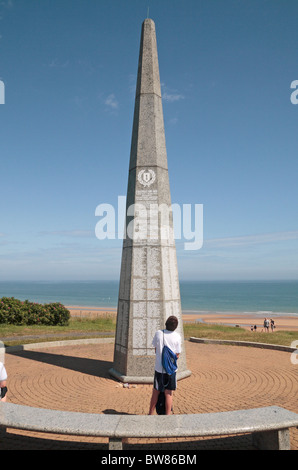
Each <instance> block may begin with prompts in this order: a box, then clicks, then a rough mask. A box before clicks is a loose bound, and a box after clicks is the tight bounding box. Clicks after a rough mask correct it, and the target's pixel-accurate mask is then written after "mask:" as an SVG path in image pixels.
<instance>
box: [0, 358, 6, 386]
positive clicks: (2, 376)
mask: <svg viewBox="0 0 298 470" xmlns="http://www.w3.org/2000/svg"><path fill="white" fill-rule="evenodd" d="M6 379H7V373H6V369H5V367H4V364H3V363H2V362H0V382H2V381H3V380H6Z"/></svg>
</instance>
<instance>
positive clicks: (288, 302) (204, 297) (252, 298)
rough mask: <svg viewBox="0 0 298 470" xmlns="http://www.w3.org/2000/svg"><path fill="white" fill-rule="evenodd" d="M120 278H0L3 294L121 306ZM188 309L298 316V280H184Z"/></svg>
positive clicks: (184, 304)
mask: <svg viewBox="0 0 298 470" xmlns="http://www.w3.org/2000/svg"><path fill="white" fill-rule="evenodd" d="M118 289H119V282H118V281H69V282H68V281H57V282H46V281H36V282H31V281H18V282H14V281H0V298H1V297H4V296H5V297H15V298H17V299H20V300H26V299H28V300H30V301H33V302H38V303H49V302H58V301H59V302H61V303H62V304H64V305H66V306H70V305H77V306H81V307H83V306H85V307H91V306H92V307H115V308H116V307H117V300H118ZM180 292H181V304H182V310H183V312H185V313H201V312H203V313H204V314H208V313H209V314H212V313H218V312H226V313H239V314H247V313H253V314H255V315H260V316H264V315H266V316H269V315H270V316H274V315H285V314H291V315H293V316H298V281H280V282H279V281H238V282H232V281H181V282H180Z"/></svg>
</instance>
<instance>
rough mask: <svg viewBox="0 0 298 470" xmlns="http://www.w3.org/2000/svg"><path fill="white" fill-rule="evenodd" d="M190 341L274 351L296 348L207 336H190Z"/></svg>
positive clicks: (294, 349) (293, 349) (287, 350)
mask: <svg viewBox="0 0 298 470" xmlns="http://www.w3.org/2000/svg"><path fill="white" fill-rule="evenodd" d="M189 341H190V342H193V343H205V344H227V345H231V346H250V347H254V348H261V349H274V350H276V351H285V352H290V353H292V352H295V351H296V350H297V348H291V347H290V346H282V345H280V344H268V343H254V342H252V341H234V340H228V339H227V340H225V339H209V338H195V337H194V336H191V337H190V338H189Z"/></svg>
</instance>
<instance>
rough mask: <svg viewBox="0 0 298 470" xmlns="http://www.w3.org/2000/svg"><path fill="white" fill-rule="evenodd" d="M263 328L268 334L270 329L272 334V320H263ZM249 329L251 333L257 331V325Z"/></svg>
mask: <svg viewBox="0 0 298 470" xmlns="http://www.w3.org/2000/svg"><path fill="white" fill-rule="evenodd" d="M263 327H264V330H265V331H267V332H268V333H269V328H271V331H272V332H273V331H274V328H275V324H274V320H273V319H272V318H270V322H269V319H268V318H264V324H263ZM250 329H251V331H257V325H254V326H253V325H252V326H251V327H250Z"/></svg>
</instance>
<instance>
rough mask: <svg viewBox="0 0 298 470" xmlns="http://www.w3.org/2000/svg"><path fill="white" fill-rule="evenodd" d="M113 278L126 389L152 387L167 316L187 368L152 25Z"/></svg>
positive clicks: (120, 373) (143, 52) (118, 371)
mask: <svg viewBox="0 0 298 470" xmlns="http://www.w3.org/2000/svg"><path fill="white" fill-rule="evenodd" d="M126 204H127V206H126V224H125V226H126V232H125V234H124V240H123V249H122V263H121V273H120V285H119V298H118V311H117V326H116V337H115V349H114V364H113V368H112V369H110V371H109V372H110V374H111V375H112V376H114V377H116V378H117V379H119V380H121V381H123V382H128V383H152V382H153V375H154V364H155V351H154V348H153V347H152V344H151V343H152V339H153V336H154V334H155V332H156V331H157V330H158V329H163V328H165V321H166V319H167V318H168V317H169V316H170V315H175V316H176V317H177V318H178V321H179V325H178V328H177V331H178V333H180V334H181V336H182V353H181V355H180V358H179V361H178V371H177V379H178V380H179V379H181V378H184V377H187V376H188V375H190V371H189V370H187V367H186V357H185V349H184V337H183V325H182V315H181V301H180V288H179V279H178V269H177V258H176V247H175V240H174V235H173V220H172V211H171V196H170V186H169V176H168V164H167V153H166V143H165V133H164V120H163V110H162V98H161V88H160V78H159V65H158V56H157V45H156V34H155V24H154V22H153V21H152V20H151V19H149V18H147V19H146V20H145V21H144V22H143V25H142V34H141V44H140V55H139V66H138V78H137V87H136V96H135V109H134V121H133V130H132V141H131V153H130V166H129V177H128V188H127V200H126Z"/></svg>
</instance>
